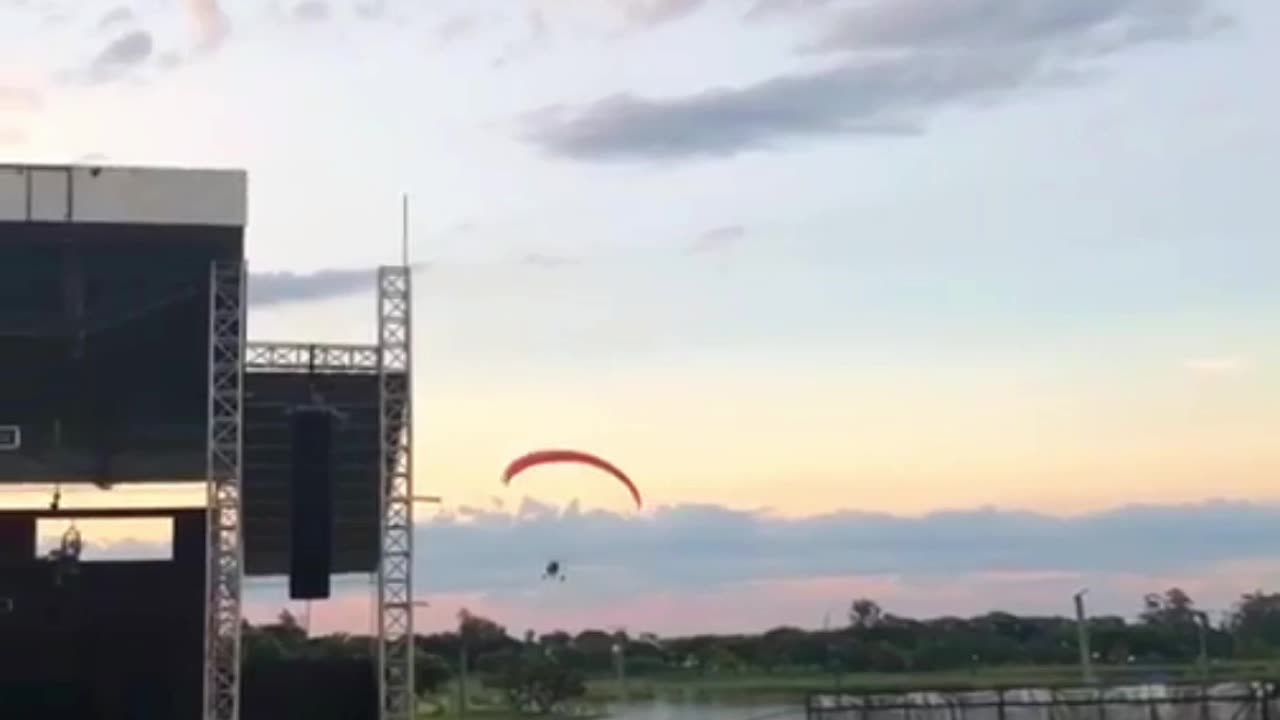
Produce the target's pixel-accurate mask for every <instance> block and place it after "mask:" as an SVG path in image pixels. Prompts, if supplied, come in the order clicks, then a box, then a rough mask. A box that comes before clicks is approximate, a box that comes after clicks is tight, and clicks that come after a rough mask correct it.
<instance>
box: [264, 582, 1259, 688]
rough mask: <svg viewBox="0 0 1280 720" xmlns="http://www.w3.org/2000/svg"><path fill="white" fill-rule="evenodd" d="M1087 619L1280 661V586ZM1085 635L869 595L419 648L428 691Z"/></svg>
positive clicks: (956, 653) (432, 641)
mask: <svg viewBox="0 0 1280 720" xmlns="http://www.w3.org/2000/svg"><path fill="white" fill-rule="evenodd" d="M1087 625H1088V633H1089V638H1090V647H1091V650H1092V655H1093V658H1094V660H1095V662H1096V663H1098V664H1099V665H1101V666H1107V665H1111V666H1126V665H1132V666H1152V665H1179V664H1194V663H1196V662H1197V661H1200V660H1208V661H1210V662H1221V661H1225V660H1268V659H1272V658H1280V593H1275V594H1271V593H1264V592H1262V591H1258V592H1255V593H1249V594H1247V595H1244V596H1243V597H1242V598H1241V599H1240V601H1239V603H1238V604H1237V605H1236V607H1235V608H1234V609H1233V611H1232V612H1231V613H1229V614H1228V615H1226V616H1224V617H1219V618H1216V619H1215V618H1210V617H1209V616H1208V615H1207V614H1206V613H1203V612H1201V611H1200V610H1199V609H1197V608H1196V606H1195V603H1194V601H1193V600H1192V599H1191V597H1190V596H1188V595H1187V593H1185V592H1183V591H1182V590H1180V589H1178V588H1173V589H1170V590H1168V591H1167V592H1165V593H1160V594H1152V595H1148V596H1146V597H1145V598H1144V599H1143V603H1142V605H1141V611H1140V614H1139V615H1138V617H1137V619H1136V620H1135V621H1128V620H1126V619H1125V618H1122V617H1118V616H1094V617H1091V618H1089V620H1088V623H1087ZM244 638H245V640H244V649H245V654H246V662H259V661H266V660H271V659H287V658H288V657H290V656H298V655H302V654H321V655H345V656H367V655H368V654H369V653H371V652H373V651H374V644H373V640H372V639H371V638H369V637H367V636H363V637H362V636H352V635H329V636H324V637H313V638H308V637H307V635H306V632H305V631H304V630H303V629H302V628H301V627H300V626H299V624H298V622H297V621H296V619H294V618H293V617H292V616H290V615H288V614H287V613H286V614H283V615H282V616H281V617H280V619H279V621H278V622H276V623H274V624H270V625H263V626H260V627H249V626H246V632H245V636H244ZM1077 643H1078V631H1077V624H1076V622H1075V620H1074V619H1072V618H1066V617H1044V616H1023V615H1015V614H1012V613H1007V612H990V613H987V614H985V615H979V616H977V617H971V618H959V617H939V618H934V619H928V620H918V619H912V618H907V617H902V616H899V615H895V614H893V613H891V612H888V611H886V610H885V609H883V608H881V607H880V605H879V604H877V603H876V602H875V601H873V600H870V599H865V598H861V599H857V600H854V601H853V602H852V603H851V604H850V608H849V614H848V618H847V622H846V623H843V624H842V625H841V626H840V627H838V628H831V629H827V630H817V631H815V630H805V629H801V628H794V627H779V628H774V629H772V630H769V631H767V632H764V633H760V634H743V635H711V634H706V635H693V636H686V637H669V638H659V637H657V636H654V635H649V634H639V635H628V634H627V633H625V632H606V631H603V630H584V631H581V632H578V633H568V632H552V633H547V634H543V635H534V634H533V633H525V634H524V635H523V636H520V637H516V636H513V635H512V634H511V633H509V632H508V631H507V629H506V628H504V627H503V626H502V625H500V624H499V623H498V622H496V621H494V620H492V619H488V618H484V617H480V616H477V615H474V614H471V613H468V612H466V611H463V612H462V613H460V616H459V623H458V627H457V629H456V630H454V631H451V632H443V633H435V634H431V635H423V636H419V637H418V638H416V649H417V653H418V655H417V658H418V663H417V664H418V685H419V687H420V688H422V689H423V690H424V691H431V690H434V689H437V688H438V687H440V686H441V684H442V683H444V682H446V681H448V680H449V679H450V678H451V677H453V676H455V675H456V674H457V673H458V671H459V669H460V668H461V667H462V666H463V663H465V664H466V668H467V669H468V670H469V671H470V672H472V673H474V674H476V675H479V676H480V677H482V678H487V679H489V680H490V681H492V682H496V683H497V684H498V686H500V687H503V688H504V689H508V690H510V689H511V688H510V687H509V685H510V684H512V683H514V684H519V682H520V681H519V680H518V679H516V678H514V676H513V673H515V674H518V671H519V670H520V668H524V669H525V670H528V669H529V668H530V667H531V665H530V663H534V664H540V665H539V668H540V669H539V672H550V670H549V669H548V668H549V667H551V666H554V669H558V670H557V671H559V672H563V673H566V675H565V676H564V677H560V678H559V679H558V680H557V682H558V681H562V680H565V679H566V678H570V679H572V680H573V681H574V682H577V680H576V678H579V677H582V678H586V677H592V676H603V675H612V674H613V673H616V672H618V671H619V670H623V671H625V672H626V674H627V675H628V676H645V675H658V674H674V673H681V674H688V675H691V676H697V675H703V674H708V673H729V672H757V673H777V672H784V671H815V672H817V671H820V672H847V673H857V672H879V673H902V672H918V671H942V670H960V669H974V668H978V667H982V668H996V667H1001V666H1036V665H1058V666H1061V665H1071V664H1073V663H1075V662H1077V661H1078V659H1079V649H1078V644H1077ZM535 661H536V662H535ZM548 664H549V665H548ZM543 665H547V667H543ZM503 677H506V678H507V683H508V684H507V685H504V684H503V682H502V681H501V680H500V679H501V678H503ZM495 678H496V679H498V680H495Z"/></svg>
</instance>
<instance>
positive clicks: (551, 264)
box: [520, 253, 577, 268]
mask: <svg viewBox="0 0 1280 720" xmlns="http://www.w3.org/2000/svg"><path fill="white" fill-rule="evenodd" d="M576 263H577V261H576V260H574V259H573V258H569V257H564V256H563V255H548V254H546V253H529V254H527V255H525V256H524V257H522V258H520V264H521V265H529V266H532V267H539V268H558V267H564V266H566V265H574V264H576Z"/></svg>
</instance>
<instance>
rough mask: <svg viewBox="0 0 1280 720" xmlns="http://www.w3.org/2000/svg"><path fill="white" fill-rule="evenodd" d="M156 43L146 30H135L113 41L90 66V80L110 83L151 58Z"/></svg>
mask: <svg viewBox="0 0 1280 720" xmlns="http://www.w3.org/2000/svg"><path fill="white" fill-rule="evenodd" d="M153 49H154V42H153V40H152V39H151V33H149V32H147V31H146V30H133V31H131V32H128V33H125V34H124V35H121V36H120V37H118V38H116V39H115V40H113V41H112V42H111V43H110V44H108V45H107V46H106V47H105V48H103V49H102V51H101V52H99V53H98V54H97V55H96V56H95V57H94V59H93V61H92V62H91V63H90V64H89V80H90V81H92V82H99V83H100V82H110V81H112V80H115V79H117V78H119V77H120V76H121V75H123V74H124V73H126V72H128V71H129V70H131V69H133V68H135V67H137V66H139V65H141V64H143V63H144V62H146V61H147V60H148V59H150V58H151V53H152V50H153Z"/></svg>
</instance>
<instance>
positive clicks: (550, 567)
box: [542, 560, 564, 582]
mask: <svg viewBox="0 0 1280 720" xmlns="http://www.w3.org/2000/svg"><path fill="white" fill-rule="evenodd" d="M542 579H543V580H559V581H560V582H564V575H563V574H562V573H561V572H560V561H559V560H552V561H551V562H549V563H547V569H546V570H544V571H543V572H542Z"/></svg>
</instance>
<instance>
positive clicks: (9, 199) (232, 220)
mask: <svg viewBox="0 0 1280 720" xmlns="http://www.w3.org/2000/svg"><path fill="white" fill-rule="evenodd" d="M248 211H249V196H248V175H247V174H246V173H245V171H243V170H197V169H185V168H156V167H110V166H96V165H70V166H68V165H0V223H6V222H71V223H101V224H109V225H203V226H214V227H239V228H242V227H244V226H245V223H246V221H247V219H248Z"/></svg>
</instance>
